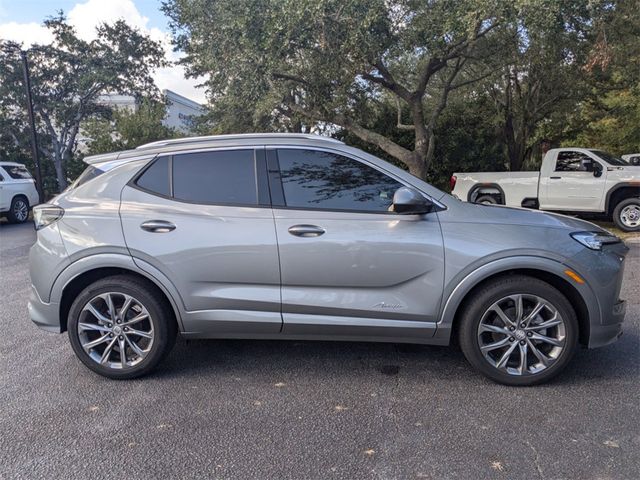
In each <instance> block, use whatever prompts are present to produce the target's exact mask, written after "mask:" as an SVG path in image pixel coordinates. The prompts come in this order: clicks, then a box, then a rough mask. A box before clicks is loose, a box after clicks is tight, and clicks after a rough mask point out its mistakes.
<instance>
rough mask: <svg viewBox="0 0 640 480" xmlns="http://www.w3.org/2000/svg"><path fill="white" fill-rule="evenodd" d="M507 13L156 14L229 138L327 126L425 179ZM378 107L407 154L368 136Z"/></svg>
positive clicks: (225, 7) (207, 7)
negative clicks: (389, 111) (456, 96)
mask: <svg viewBox="0 0 640 480" xmlns="http://www.w3.org/2000/svg"><path fill="white" fill-rule="evenodd" d="M511 5H512V2H509V1H506V0H504V1H503V0H460V1H456V2H450V1H437V0H436V1H428V2H427V1H424V0H354V1H350V2H344V1H343V0H296V1H293V0H167V1H166V2H165V3H164V4H163V10H164V11H165V13H166V14H167V15H168V16H169V17H170V19H171V28H172V31H173V33H174V41H175V45H176V47H177V48H178V49H180V50H183V51H184V52H185V53H186V56H185V58H184V60H183V63H184V64H185V65H186V66H187V68H188V72H189V73H190V74H191V75H193V76H199V75H206V76H207V80H206V82H205V83H206V86H207V88H208V93H209V98H210V102H211V103H212V104H213V106H214V111H217V112H218V113H219V114H220V115H219V116H218V121H219V122H220V123H222V124H223V125H225V126H227V127H228V128H229V129H241V130H244V129H273V128H274V125H283V124H286V125H289V126H292V127H293V128H298V129H302V128H308V127H309V126H310V125H317V124H318V123H320V124H333V125H337V126H339V127H342V128H343V129H345V130H347V131H348V132H350V133H351V134H353V135H355V136H356V137H358V138H359V139H361V140H362V141H364V142H366V143H368V144H370V145H373V146H375V147H377V148H379V149H381V150H382V151H384V152H386V153H387V154H388V155H390V156H391V157H393V158H395V159H397V160H398V161H399V162H401V163H402V164H404V165H405V166H406V167H408V169H409V171H410V172H412V173H413V174H415V175H417V176H419V177H422V178H425V177H426V174H427V170H428V168H429V165H430V162H431V160H432V158H433V155H434V151H435V136H434V130H435V127H436V124H437V120H438V117H439V116H440V114H441V113H442V111H443V110H444V108H445V107H446V104H447V101H448V98H449V95H450V94H451V92H452V91H454V90H456V89H458V88H460V87H461V86H463V85H466V84H468V83H471V82H474V81H476V80H477V78H478V77H482V76H484V75H486V72H484V71H477V67H478V65H481V64H478V63H477V62H472V61H470V58H471V57H474V56H476V55H478V54H479V53H480V51H481V50H480V49H479V48H478V47H479V45H480V44H481V43H482V41H483V40H484V39H485V37H487V36H489V35H490V34H491V33H492V31H493V30H494V29H495V28H496V27H497V26H498V25H499V24H500V20H499V19H500V18H502V17H504V16H506V15H508V14H510V13H513V12H512V10H513V9H512V8H511ZM381 104H387V105H389V104H390V105H393V108H395V109H396V110H397V116H396V122H395V127H394V128H395V129H396V130H398V131H408V132H410V133H411V142H410V144H409V145H401V144H399V143H397V142H395V141H394V140H393V139H392V138H391V137H390V136H389V135H385V134H384V133H381V132H380V131H377V130H373V129H371V128H367V127H366V126H365V124H366V123H367V119H368V118H369V115H370V113H371V112H372V111H374V110H376V109H379V108H380V105H381ZM230 117H231V120H230ZM305 124H306V126H305ZM276 128H277V127H276Z"/></svg>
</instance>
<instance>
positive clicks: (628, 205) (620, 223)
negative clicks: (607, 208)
mask: <svg viewBox="0 0 640 480" xmlns="http://www.w3.org/2000/svg"><path fill="white" fill-rule="evenodd" d="M613 221H614V223H615V224H616V226H617V227H618V228H619V229H620V230H623V231H625V232H640V198H627V199H626V200H623V201H621V202H620V203H618V205H616V208H615V209H614V210H613Z"/></svg>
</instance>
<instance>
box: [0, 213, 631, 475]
mask: <svg viewBox="0 0 640 480" xmlns="http://www.w3.org/2000/svg"><path fill="white" fill-rule="evenodd" d="M34 239H35V234H34V231H33V226H32V225H30V224H27V225H8V224H6V223H1V224H0V406H1V408H0V478H2V479H9V478H29V479H35V478H47V479H51V478H69V479H75V478H78V479H86V478H119V479H122V478H137V479H146V478H149V479H151V478H153V479H157V478H212V479H215V478H220V479H227V478H229V479H231V478H240V479H249V478H256V479H266V478H279V479H282V478H291V479H324V478H328V479H334V478H335V479H356V478H364V479H368V478H373V479H395V478H397V479H406V478H497V479H500V478H505V479H507V478H508V479H514V478H523V479H536V478H552V479H556V478H571V479H573V478H576V479H577V478H581V479H583V478H598V479H605V478H607V479H608V478H612V479H637V478H640V401H639V395H638V394H639V393H640V388H639V386H640V295H639V294H640V247H639V246H638V244H635V245H632V246H631V248H632V250H631V252H630V254H629V257H628V261H627V266H626V277H625V282H624V287H623V295H622V296H623V298H626V299H627V300H628V301H629V305H628V306H629V310H628V314H627V320H626V326H625V333H624V335H623V336H622V337H621V338H620V340H619V341H618V342H617V343H615V344H613V345H611V346H608V347H605V348H602V349H599V350H581V351H579V353H578V354H577V355H576V357H575V359H574V360H573V362H572V364H571V365H570V367H569V368H568V369H567V370H566V371H565V372H564V373H563V374H561V376H560V377H559V378H558V379H557V380H555V381H554V382H553V383H550V384H547V385H543V386H539V387H533V388H509V387H504V386H500V385H496V384H493V383H491V382H490V381H488V380H485V379H484V378H483V377H481V376H480V375H478V374H476V373H474V372H473V371H472V370H471V369H470V368H469V366H468V365H467V363H466V362H465V360H464V358H463V356H462V354H461V353H460V352H459V351H458V350H456V349H454V348H444V347H427V346H414V345H396V344H366V343H339V342H336V343H328V342H284V341H283V342H275V341H270V342H268V341H191V342H188V343H187V342H186V341H184V340H179V341H178V343H177V345H176V348H175V349H174V350H173V352H172V354H171V355H170V357H169V358H168V360H167V361H166V362H165V363H164V364H163V365H162V366H161V368H160V369H159V370H158V371H157V372H156V373H154V374H153V375H152V376H149V377H146V378H143V379H139V380H134V381H111V380H107V379H104V378H102V377H99V376H97V375H95V374H93V373H91V372H90V371H89V370H87V369H86V368H84V367H83V366H82V365H81V364H80V362H79V361H78V360H76V358H75V356H74V355H73V353H72V351H71V348H70V346H69V344H68V340H67V336H66V334H65V335H55V334H50V333H46V332H43V331H41V330H39V329H38V328H37V327H36V326H35V325H33V324H32V323H31V321H30V320H29V318H28V313H27V309H26V304H27V299H28V293H29V288H30V282H29V273H28V262H27V256H28V250H29V247H30V246H31V244H32V243H33V242H34Z"/></svg>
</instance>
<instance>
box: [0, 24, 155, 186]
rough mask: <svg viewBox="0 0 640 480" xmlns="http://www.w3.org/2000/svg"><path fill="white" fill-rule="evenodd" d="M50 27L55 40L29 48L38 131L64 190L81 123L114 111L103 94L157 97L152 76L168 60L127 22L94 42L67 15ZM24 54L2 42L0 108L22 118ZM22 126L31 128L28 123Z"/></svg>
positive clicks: (106, 28)
mask: <svg viewBox="0 0 640 480" xmlns="http://www.w3.org/2000/svg"><path fill="white" fill-rule="evenodd" d="M44 24H45V26H46V27H47V28H48V29H49V30H51V33H52V34H53V38H54V40H53V42H52V43H51V44H50V45H37V46H34V47H33V48H31V49H30V50H29V62H30V70H31V78H32V81H31V83H32V92H33V103H34V111H35V115H36V120H37V123H38V128H39V129H40V130H41V131H43V132H44V133H45V134H46V137H48V139H49V141H48V142H41V143H40V147H41V149H42V150H43V154H44V156H45V157H46V158H50V159H51V160H52V162H53V166H54V168H55V172H56V178H57V183H58V189H60V190H62V189H64V188H65V187H66V185H67V177H66V166H67V162H69V161H70V159H71V158H72V154H73V152H74V150H75V148H76V140H77V137H78V134H79V132H80V127H81V124H82V123H83V122H84V121H86V120H87V119H89V118H99V117H103V116H105V115H107V114H108V113H109V110H110V109H109V108H108V107H106V106H105V105H103V104H102V103H101V102H100V97H101V95H103V94H105V93H110V92H117V93H121V94H135V95H139V94H141V93H142V92H144V93H146V94H148V95H157V89H156V87H155V85H154V83H153V80H152V78H151V73H152V71H153V69H154V68H156V67H159V66H162V65H164V64H165V61H164V52H163V50H162V47H161V45H160V44H159V43H157V42H154V41H152V40H151V39H150V38H148V37H147V36H145V35H143V34H142V33H140V32H139V31H137V30H136V29H133V28H131V27H130V26H128V25H127V24H126V23H125V22H124V21H118V22H115V23H114V24H113V25H106V24H103V25H101V26H99V27H98V28H97V30H96V34H97V37H96V38H95V39H94V40H91V41H86V40H82V39H80V38H79V37H78V36H77V34H76V32H75V30H74V29H73V27H71V26H70V25H69V24H68V23H67V22H66V19H65V17H64V15H63V14H62V13H60V14H59V15H58V16H57V17H54V18H50V19H48V20H46V21H45V22H44ZM18 50H19V45H16V44H15V43H12V42H7V41H0V64H2V65H3V67H4V68H2V70H0V105H2V106H4V108H5V110H7V111H10V112H11V113H12V115H14V116H15V117H17V118H19V119H20V118H22V115H21V112H22V110H21V109H22V108H23V105H24V89H23V88H24V87H23V84H22V71H21V69H20V64H19V60H18V56H17V52H18ZM0 108H2V107H0ZM18 123H19V124H20V125H21V128H26V125H25V123H24V121H21V122H18Z"/></svg>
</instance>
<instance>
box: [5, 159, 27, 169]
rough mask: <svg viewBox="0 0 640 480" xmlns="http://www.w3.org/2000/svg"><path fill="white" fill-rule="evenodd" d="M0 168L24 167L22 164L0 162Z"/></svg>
mask: <svg viewBox="0 0 640 480" xmlns="http://www.w3.org/2000/svg"><path fill="white" fill-rule="evenodd" d="M0 167H24V164H23V163H17V162H4V161H2V160H0Z"/></svg>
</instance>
